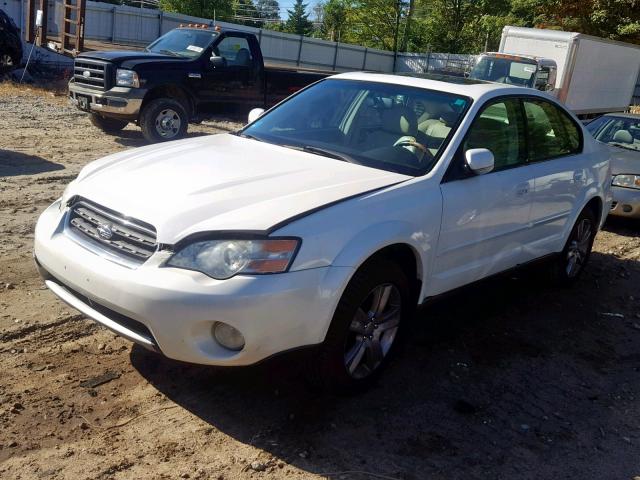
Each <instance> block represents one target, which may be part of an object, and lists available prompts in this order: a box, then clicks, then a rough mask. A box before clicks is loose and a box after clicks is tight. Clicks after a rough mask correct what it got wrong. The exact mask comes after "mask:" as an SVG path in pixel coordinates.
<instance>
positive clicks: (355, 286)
mask: <svg viewBox="0 0 640 480" xmlns="http://www.w3.org/2000/svg"><path fill="white" fill-rule="evenodd" d="M410 292H411V288H410V285H409V281H408V280H407V277H406V275H405V274H404V272H403V271H402V269H401V268H400V267H399V266H398V265H396V264H395V263H393V262H390V261H388V260H384V259H379V260H374V261H372V262H370V263H368V264H366V265H364V266H363V267H362V268H361V269H360V270H358V271H357V272H356V273H355V275H354V276H353V278H352V279H351V281H350V282H349V285H348V286H347V288H346V289H345V292H344V293H343V295H342V298H341V299H340V302H339V303H338V307H337V309H336V312H335V314H334V317H333V320H332V322H331V326H330V327H329V331H328V333H327V336H326V338H325V341H324V343H323V345H322V347H321V351H320V355H319V356H318V359H317V361H316V364H315V365H314V366H313V368H312V376H311V380H312V382H313V384H314V385H316V386H319V387H321V388H323V389H328V390H333V391H337V392H341V393H350V392H354V391H359V390H363V389H364V388H367V387H368V386H369V385H370V384H371V383H372V382H373V381H375V379H376V378H377V377H378V376H379V374H380V372H381V371H382V369H383V368H384V366H385V365H386V363H387V362H388V361H389V358H390V357H391V355H392V354H393V352H394V350H395V349H396V348H397V346H398V345H397V344H398V342H399V338H400V335H401V333H402V332H401V329H402V328H403V326H404V324H405V323H406V319H407V317H408V316H409V315H410V314H411V312H412V311H413V308H412V305H411V301H412V295H411V293H410Z"/></svg>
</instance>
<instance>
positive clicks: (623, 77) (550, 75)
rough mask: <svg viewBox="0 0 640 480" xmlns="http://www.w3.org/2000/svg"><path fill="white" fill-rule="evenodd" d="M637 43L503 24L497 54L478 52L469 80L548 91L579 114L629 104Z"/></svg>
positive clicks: (639, 55) (638, 63) (638, 64)
mask: <svg viewBox="0 0 640 480" xmlns="http://www.w3.org/2000/svg"><path fill="white" fill-rule="evenodd" d="M639 74H640V45H632V44H629V43H623V42H616V41H613V40H606V39H603V38H598V37H592V36H589V35H584V34H582V33H574V32H561V31H558V30H543V29H538V28H524V27H509V26H507V27H504V29H503V30H502V40H501V41H500V51H499V52H487V53H483V54H482V55H480V57H479V58H478V61H477V63H476V65H475V67H474V68H473V70H472V71H471V73H470V76H471V77H473V78H479V79H484V80H491V81H498V82H502V83H508V84H512V85H521V86H523V87H530V88H537V89H539V90H548V91H549V92H550V93H552V94H554V95H555V96H556V97H557V98H558V99H559V100H561V101H562V102H563V103H564V104H565V105H566V106H567V107H568V108H569V109H571V110H573V111H574V112H575V113H576V114H577V115H579V116H581V117H589V116H593V115H596V114H601V113H607V112H621V111H625V110H626V109H627V108H629V105H630V104H631V103H632V97H633V94H634V90H635V87H636V84H637V83H638V76H639Z"/></svg>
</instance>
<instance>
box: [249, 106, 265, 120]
mask: <svg viewBox="0 0 640 480" xmlns="http://www.w3.org/2000/svg"><path fill="white" fill-rule="evenodd" d="M263 113H264V108H254V109H253V110H251V111H250V112H249V118H248V120H249V123H253V122H255V121H256V120H257V119H259V118H260V117H261V116H262V114H263Z"/></svg>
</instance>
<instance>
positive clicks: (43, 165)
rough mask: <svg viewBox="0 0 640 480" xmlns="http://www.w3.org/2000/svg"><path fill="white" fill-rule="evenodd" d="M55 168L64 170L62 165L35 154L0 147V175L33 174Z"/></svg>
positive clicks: (54, 169) (50, 170)
mask: <svg viewBox="0 0 640 480" xmlns="http://www.w3.org/2000/svg"><path fill="white" fill-rule="evenodd" d="M56 170H64V166H62V165H60V164H59V163H54V162H50V161H49V160H45V159H44V158H42V157H38V156H36V155H28V154H26V153H22V152H16V151H14V150H4V149H0V177H14V176H18V175H35V174H37V173H45V172H52V171H56Z"/></svg>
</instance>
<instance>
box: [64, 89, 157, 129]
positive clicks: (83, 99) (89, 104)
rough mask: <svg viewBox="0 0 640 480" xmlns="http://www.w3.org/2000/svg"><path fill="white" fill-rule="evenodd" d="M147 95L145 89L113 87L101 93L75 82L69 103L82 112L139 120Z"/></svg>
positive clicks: (70, 90) (70, 91) (70, 92)
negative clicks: (143, 101)
mask: <svg viewBox="0 0 640 480" xmlns="http://www.w3.org/2000/svg"><path fill="white" fill-rule="evenodd" d="M146 93H147V90H146V89H144V88H128V87H113V88H112V89H110V90H107V91H100V90H95V89H92V88H87V87H84V86H80V85H78V84H77V83H76V82H74V81H73V80H71V81H70V82H69V101H70V102H71V103H72V104H73V105H75V106H76V107H78V108H79V109H80V110H84V111H88V112H94V113H100V114H107V115H108V116H114V117H118V118H128V119H130V120H133V119H137V118H138V114H139V113H140V108H141V107H142V100H143V99H144V96H145V95H146Z"/></svg>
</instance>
